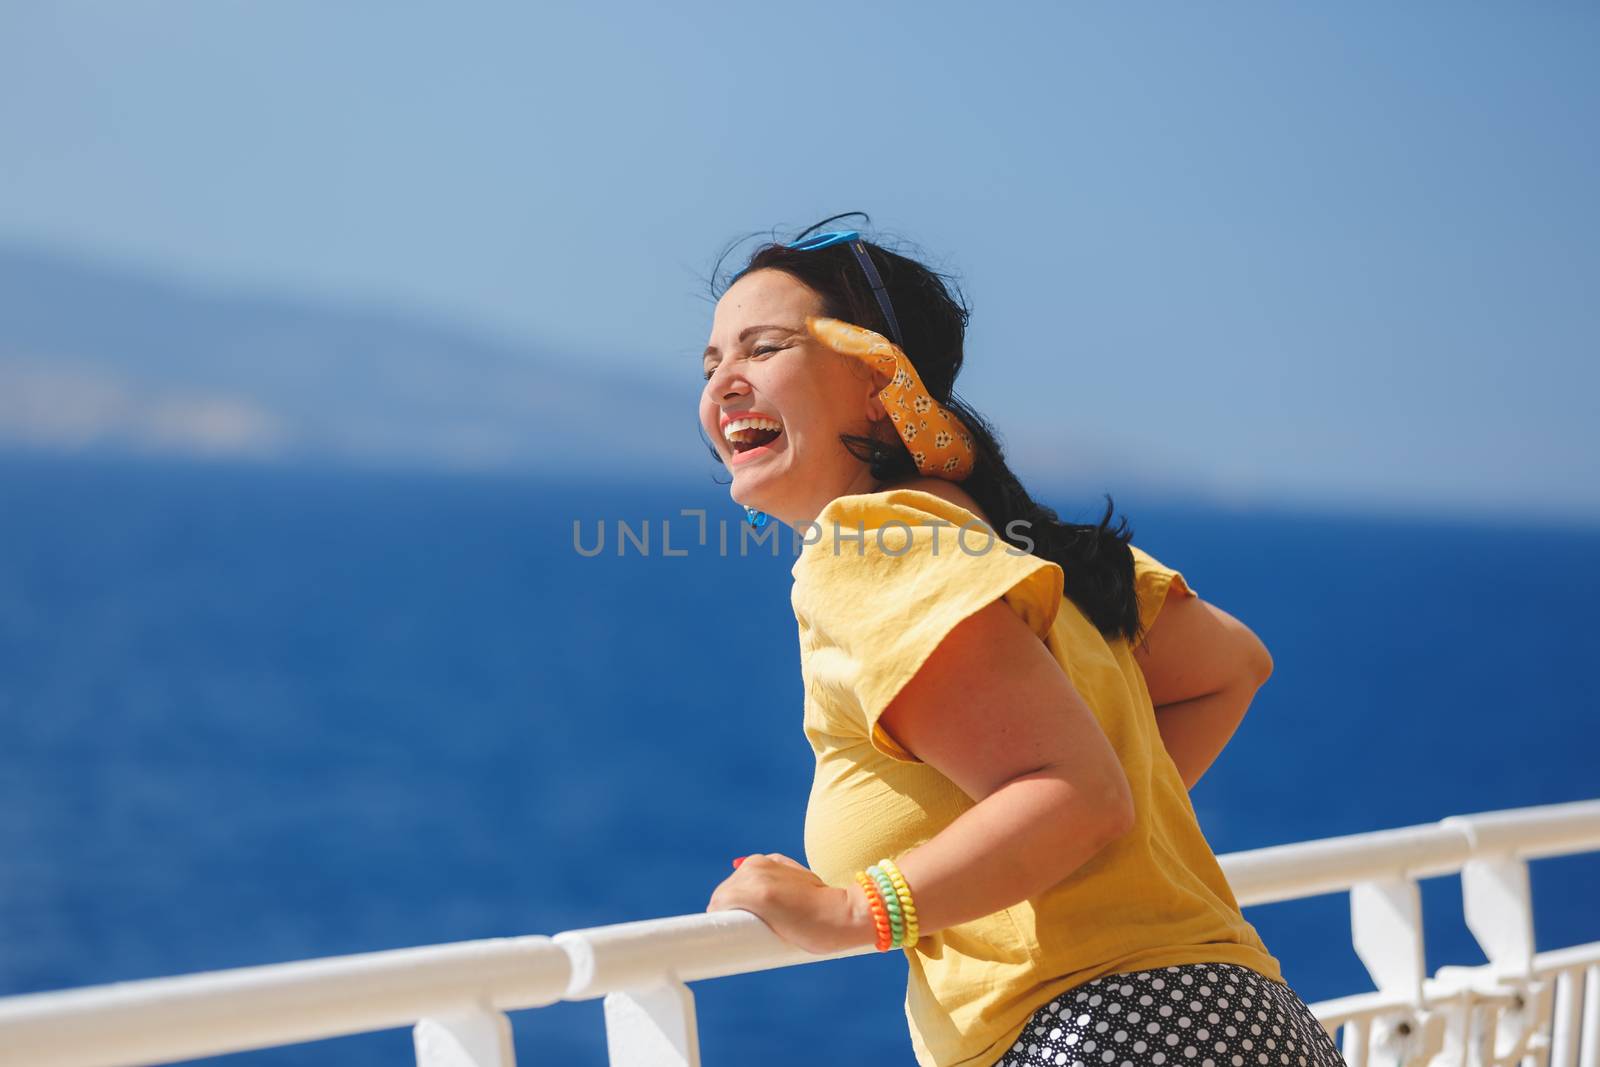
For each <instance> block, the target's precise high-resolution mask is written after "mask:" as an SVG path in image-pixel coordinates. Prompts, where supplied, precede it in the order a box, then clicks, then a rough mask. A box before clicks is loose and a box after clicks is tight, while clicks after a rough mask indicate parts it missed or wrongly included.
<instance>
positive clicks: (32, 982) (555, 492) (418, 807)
mask: <svg viewBox="0 0 1600 1067" xmlns="http://www.w3.org/2000/svg"><path fill="white" fill-rule="evenodd" d="M1040 496H1041V497H1042V498H1044V499H1045V500H1046V501H1047V502H1048V503H1050V504H1051V505H1052V506H1055V507H1056V508H1057V510H1058V511H1060V512H1061V514H1062V515H1063V517H1068V518H1073V519H1075V520H1076V521H1090V520H1092V519H1094V518H1097V517H1098V513H1099V511H1100V510H1101V509H1102V507H1103V504H1104V501H1103V499H1101V498H1098V497H1092V496H1085V495H1079V496H1071V497H1069V496H1068V495H1066V494H1063V495H1061V496H1051V495H1049V494H1045V493H1040ZM1113 500H1114V503H1115V505H1116V508H1117V512H1118V514H1119V515H1122V516H1125V517H1126V518H1127V519H1128V521H1129V525H1130V526H1132V528H1133V530H1134V543H1135V544H1138V545H1139V546H1140V547H1142V548H1144V549H1145V550H1146V551H1149V552H1150V553H1151V554H1152V555H1154V556H1156V558H1158V559H1160V560H1162V561H1163V562H1165V563H1167V564H1169V565H1171V566H1174V567H1177V568H1178V569H1180V570H1181V571H1183V573H1184V574H1185V576H1186V578H1188V579H1189V581H1190V583H1191V584H1192V585H1193V586H1194V587H1195V588H1196V589H1197V590H1198V591H1199V592H1200V593H1201V594H1202V595H1203V596H1205V597H1206V598H1207V599H1209V600H1211V601H1212V602H1214V603H1216V604H1218V605H1219V606H1221V607H1222V608H1224V609H1225V610H1227V611H1228V612H1230V613H1231V614H1233V615H1235V616H1237V617H1238V618H1240V619H1242V620H1244V621H1245V622H1246V623H1247V624H1248V625H1249V626H1250V627H1251V628H1252V629H1254V630H1255V632H1256V633H1257V634H1259V635H1260V636H1261V637H1262V639H1263V640H1264V641H1265V642H1266V644H1267V646H1268V647H1269V649H1270V650H1271V652H1272V655H1273V658H1274V662H1275V665H1276V666H1275V671H1274V673H1273V676H1272V678H1271V679H1270V680H1269V681H1268V682H1267V684H1266V685H1265V687H1264V688H1263V689H1262V690H1261V691H1260V693H1259V694H1258V695H1257V698H1256V700H1255V703H1254V704H1253V705H1252V707H1251V709H1250V712H1249V714H1248V715H1247V716H1246V718H1245V720H1244V722H1243V724H1242V726H1241V728H1240V731H1239V733H1238V735H1237V736H1236V738H1235V739H1234V741H1233V742H1232V743H1231V744H1230V745H1229V747H1228V749H1227V750H1226V751H1225V752H1224V753H1223V754H1222V756H1221V758H1220V759H1219V760H1218V761H1217V763H1216V764H1215V765H1214V766H1213V767H1212V769H1211V770H1210V772H1209V773H1208V774H1207V775H1206V776H1205V778H1204V779H1203V780H1202V781H1201V782H1200V783H1199V784H1198V786H1197V787H1196V788H1195V790H1194V792H1193V794H1192V795H1193V800H1194V805H1195V809H1196V812H1197V814H1198V816H1199V819H1200V823H1201V826H1202V829H1203V830H1204V832H1205V834H1206V837H1207V839H1208V840H1209V842H1210V843H1211V845H1212V847H1213V848H1214V849H1215V850H1216V851H1217V852H1218V853H1219V854H1220V853H1227V852H1233V851H1237V850H1242V849H1251V848H1257V847H1261V846H1266V845H1276V844H1282V843H1286V842H1293V841H1301V840H1308V839H1312V838H1319V837H1327V836H1331V835H1336V834H1350V833H1358V832H1361V831H1367V830H1377V829H1384V828H1390V827H1398V826H1406V825H1411V824H1416V823H1425V822H1431V821H1434V820H1437V819H1440V818H1443V817H1445V816H1448V815H1454V814H1461V813H1469V812H1477V811H1488V810H1494V809H1500V808H1511V807H1521V806H1525V805H1535V804H1551V803H1559V802H1564V801H1573V800H1582V799H1592V798H1597V797H1600V759H1597V755H1600V743H1597V742H1600V722H1597V720H1600V680H1597V679H1600V672H1597V670H1596V662H1597V660H1596V653H1595V650H1596V648H1600V612H1597V611H1596V605H1600V568H1597V566H1596V563H1595V561H1596V559H1597V556H1600V528H1591V527H1583V526H1560V527H1557V526H1550V525H1541V524H1540V523H1537V522H1531V521H1530V522H1523V521H1519V520H1518V519H1517V517H1516V516H1515V515H1507V516H1505V517H1504V518H1502V519H1497V520H1495V521H1487V520H1484V521H1479V520H1474V521H1464V520H1460V519H1446V518H1437V519H1428V518H1417V517H1396V516H1384V515H1352V514H1349V513H1347V512H1340V511H1334V510H1329V511H1328V512H1326V513H1316V512H1311V511H1306V510H1288V509H1261V508H1252V509H1240V508H1237V507H1222V506H1213V505H1200V504H1192V503H1190V504H1178V503H1174V502H1172V501H1167V500H1162V499H1159V498H1149V499H1144V498H1139V497H1137V496H1135V495H1134V494H1131V493H1130V494H1124V495H1117V494H1116V493H1115V492H1114V491H1113ZM741 518H742V512H741V511H740V510H739V509H738V508H736V507H735V506H734V505H733V504H732V503H731V502H730V500H729V498H728V495H727V487H726V486H725V485H719V484H716V483H715V482H714V481H713V480H712V479H711V478H710V477H709V476H708V477H707V478H706V480H705V481H704V482H703V483H694V482H690V483H688V484H685V485H681V486H678V485H665V484H661V483H645V484H639V483H638V482H637V481H634V482H628V481H626V480H622V479H619V480H618V481H617V482H616V483H615V484H610V483H606V482H603V481H600V480H596V479H594V478H582V479H580V478H572V479H570V480H565V481H563V480H559V479H550V478H538V477H532V476H512V475H483V474H477V475H462V474H447V473H417V472H403V471H384V470H374V469H369V470H338V471H334V470H318V469H309V468H303V467H302V468H288V467H273V466H263V465H250V464H237V463H220V462H219V463H177V462H164V461H155V460H128V459H119V458H114V457H100V458H93V459H89V458H83V457H75V458H64V457H49V456H42V455H38V454H22V453H15V454H6V455H3V456H0V996H6V995H11V994H20V993H31V992H37V991H42V990H52V989H63V988H68V987H75V986H84V985H92V984H99V983H107V982H118V981H125V980H130V979H140V978H149V977H155V976H161V975H176V974H183V973H188V972H195V971H208V970H216V969H221V968H229V967H242V966H249V965H254V964H264V963H273V962H279V961H288V960H299V959H305V958H310V957H321V956H334V955H340V954H345V953H359V952H371V951H376V950H381V949H390V948H402V947H408V946H416V945H426V944H432V943H439V942H450V941H460V940H467V939H473V938H488V937H503V936H513V935H521V934H540V933H543V934H553V933H556V932H558V931H561V930H567V929H574V928H579V927H587V926H596V925H602V924H607V923H619V922H626V921H631V920H636V919H645V918H653V917H659V916H669V915H679V914H687V913H696V912H701V911H703V910H704V909H705V906H706V903H707V901H708V900H709V898H710V895H711V893H712V891H713V890H714V889H715V888H716V886H717V885H718V883H719V882H720V881H721V880H722V879H724V878H725V877H727V876H728V875H729V874H730V873H731V870H732V868H731V866H730V861H731V859H732V858H733V857H735V856H740V855H745V854H748V853H751V852H781V853H784V854H786V855H788V856H791V857H794V858H796V859H799V860H800V861H802V862H804V857H805V853H804V848H803V844H802V819H803V813H804V808H805V800H806V795H807V790H808V788H809V785H810V776H811V770H812V756H811V751H810V749H809V747H808V746H807V743H806V739H805V736H804V735H803V733H802V732H801V725H800V720H801V685H800V676H799V660H798V653H797V648H796V635H795V624H794V617H793V615H792V613H791V610H790V606H789V602H788V592H789V585H790V582H791V578H790V573H789V568H790V566H791V565H792V562H793V555H792V544H793V542H792V538H790V539H789V540H784V539H783V535H786V534H787V533H788V531H787V530H784V531H780V533H779V536H778V537H776V538H773V539H771V540H769V541H768V542H767V543H766V544H761V543H756V544H751V543H749V542H748V541H747V542H746V543H745V546H744V550H743V551H742V550H741V543H740V539H739V530H740V528H741V527H740V520H741ZM619 524H620V525H619ZM623 526H625V527H626V530H624V529H622V527H623ZM641 532H643V537H641ZM602 536H603V537H604V538H605V540H604V541H603V542H602V541H601V540H600V538H601V537H602ZM722 537H726V538H727V542H726V547H724V546H723V545H722V544H719V539H720V538H722ZM645 539H648V540H645ZM664 542H665V543H664ZM774 547H776V548H777V549H778V550H779V551H778V554H777V555H773V554H772V549H773V548H774ZM1531 866H1532V877H1533V892H1534V898H1535V903H1536V913H1537V922H1536V938H1537V943H1538V947H1539V948H1540V949H1548V948H1554V947H1559V946H1563V945H1568V944H1575V943H1581V942H1585V941H1593V940H1600V888H1597V887H1600V856H1597V855H1590V856H1582V857H1569V858H1557V859H1544V860H1536V861H1534V862H1533V863H1532V865H1531ZM1422 893H1423V902H1424V908H1425V914H1426V920H1427V925H1426V939H1427V957H1428V965H1429V968H1430V970H1431V969H1433V968H1437V967H1438V966H1440V965H1443V964H1474V963H1481V962H1483V955H1482V953H1481V952H1480V951H1479V950H1478V949H1477V947H1476V946H1475V944H1474V942H1473V940H1472V938H1471V936H1470V934H1469V933H1468V931H1467V929H1466V927H1465V924H1464V923H1463V920H1462V914H1461V899H1460V889H1459V882H1458V880H1457V879H1455V878H1430V879H1426V880H1424V882H1423V883H1422ZM1246 917H1247V918H1249V919H1250V920H1251V921H1252V922H1253V923H1254V924H1255V926H1256V928H1257V929H1258V930H1259V931H1260V933H1261V935H1262V937H1263V938H1264V940H1265V941H1266V944H1267V946H1268V947H1269V949H1271V950H1272V951H1273V953H1274V954H1275V955H1276V956H1277V957H1278V958H1279V959H1280V961H1281V962H1282V964H1283V969H1284V972H1285V975H1286V977H1287V979H1288V980H1289V982H1290V984H1291V985H1292V986H1294V987H1295V989H1296V990H1297V991H1298V992H1299V993H1300V995H1301V996H1302V997H1304V998H1305V999H1306V1000H1307V1001H1316V1000H1319V999H1324V998H1329V997H1334V996H1339V995H1344V994H1348V993H1355V992H1359V991H1362V990H1367V989H1371V988H1372V983H1371V981H1370V980H1369V979H1368V978H1367V976H1366V973H1365V971H1364V970H1363V968H1362V966H1361V964H1360V961H1359V960H1358V959H1357V958H1356V955H1355V953H1354V951H1353V949H1352V948H1351V944H1350V938H1349V931H1348V926H1349V905H1348V900H1347V898H1346V897H1345V896H1343V895H1338V894H1334V895H1328V896H1321V897H1315V898H1312V899H1309V900H1304V901H1297V902H1291V903H1284V904H1275V905H1269V906H1264V907H1254V908H1248V909H1246ZM691 988H692V989H693V990H694V994H695V998H696V1005H697V1012H698V1016H699V1024H700V1042H701V1051H702V1055H703V1057H704V1061H705V1062H706V1063H709V1064H728V1063H749V1062H760V1063H764V1064H779V1065H783V1064H797V1065H798V1064H814V1063H819V1062H828V1063H833V1062H843V1063H864V1062H877V1063H904V1064H910V1063H912V1062H913V1059H912V1055H911V1049H910V1044H909V1039H908V1036H907V1032H906V1019H905V1015H904V1006H903V1004H904V991H905V962H904V959H903V957H902V956H901V955H900V954H899V953H885V954H883V955H881V956H869V957H863V958H855V959H847V960H838V961H832V962H829V963H822V964H813V965H809V966H804V967H795V968H787V969H782V970H777V971H769V972H763V973H760V974H753V975H746V976H737V977H731V978H721V979H715V980H711V981H706V982H700V983H696V984H695V985H694V986H692V987H691ZM512 1021H513V1026H514V1031H515V1035H516V1042H517V1047H518V1054H519V1056H520V1058H521V1060H522V1062H525V1063H529V1064H535V1063H552V1064H557V1063H558V1064H564V1065H567V1067H577V1065H584V1064H589V1065H599V1064H603V1063H605V1062H606V1046H605V1032H604V1021H603V1014H602V1004H601V1001H599V1000H591V1001H584V1002H576V1003H566V1002H562V1003H557V1004H555V1005H552V1006H550V1007H547V1008H541V1009H534V1010H528V1011H520V1012H515V1013H513V1014H512ZM411 1057H412V1045H411V1036H410V1032H409V1031H408V1030H405V1029H398V1030H389V1031H384V1032H381V1033H376V1034H367V1035H359V1036H350V1037H341V1038H335V1039H331V1040H325V1041H317V1042H311V1043H308V1044H303V1045H296V1046H289V1047H285V1048H280V1049H272V1050H259V1051H254V1052H247V1053H240V1054H236V1055H232V1056H226V1057H220V1058H217V1059H215V1060H206V1061H197V1062H207V1063H210V1062H215V1063H229V1064H239V1065H251V1067H257V1065H259V1067H266V1065H278V1064H282V1065H288V1064H316V1065H329V1067H332V1065H339V1067H366V1065H374V1067H375V1065H378V1064H385V1065H393V1064H399V1063H407V1062H412V1060H411Z"/></svg>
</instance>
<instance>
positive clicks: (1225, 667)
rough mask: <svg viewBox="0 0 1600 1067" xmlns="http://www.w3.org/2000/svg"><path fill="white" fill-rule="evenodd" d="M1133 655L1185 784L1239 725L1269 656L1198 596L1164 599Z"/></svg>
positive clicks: (1207, 764) (1242, 628)
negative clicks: (1164, 602) (1159, 610)
mask: <svg viewBox="0 0 1600 1067" xmlns="http://www.w3.org/2000/svg"><path fill="white" fill-rule="evenodd" d="M1133 658H1134V659H1135V660H1137V661H1138V663H1139V667H1140V669H1141V670H1143V671H1144V679H1145V684H1146V686H1147V687H1148V688H1149V690H1150V702H1151V703H1152V704H1154V705H1155V710H1156V726H1157V728H1158V729H1159V730H1160V731H1161V740H1162V742H1163V743H1164V744H1165V745H1166V748H1167V752H1168V753H1170V754H1171V756H1172V761H1173V762H1174V763H1176V764H1177V765H1178V773H1179V774H1181V775H1182V776H1183V784H1184V785H1185V786H1186V787H1187V788H1190V789H1193V788H1194V784H1195V783H1196V782H1198V781H1199V780H1200V778H1201V776H1202V775H1204V774H1205V773H1206V770H1207V769H1208V768H1209V767H1210V766H1211V764H1212V763H1213V762H1215V761H1216V758H1217V757H1218V756H1219V755H1221V753H1222V750H1223V748H1225V747H1226V746H1227V744H1228V741H1229V739H1230V738H1232V737H1233V734H1234V731H1235V730H1237V729H1238V727H1239V722H1240V720H1241V719H1243V718H1244V713H1245V711H1246V709H1248V708H1249V707H1250V702H1251V701H1252V700H1253V699H1254V698H1255V695H1256V690H1258V689H1260V688H1261V686H1262V685H1263V684H1265V682H1266V680H1267V678H1268V677H1269V676H1271V674H1272V656H1271V654H1270V653H1268V652H1267V646H1266V645H1264V644H1262V642H1261V639H1260V638H1259V637H1257V636H1256V635H1255V634H1254V633H1253V632H1252V631H1251V630H1250V628H1249V627H1248V626H1246V625H1245V624H1244V623H1242V622H1240V621H1239V620H1238V619H1236V618H1234V617H1233V616H1232V615H1229V614H1228V613H1227V612H1225V611H1223V610H1222V609H1221V608H1219V607H1217V606H1216V605H1215V604H1209V603H1207V602H1206V601H1205V600H1203V599H1202V598H1200V597H1198V596H1180V597H1168V598H1167V602H1166V604H1165V605H1164V606H1163V607H1162V609H1161V613H1160V614H1159V615H1157V616H1156V621H1155V622H1154V623H1152V624H1151V626H1150V629H1149V631H1148V632H1147V634H1146V638H1145V640H1144V641H1143V642H1141V643H1140V644H1138V645H1135V646H1134V648H1133Z"/></svg>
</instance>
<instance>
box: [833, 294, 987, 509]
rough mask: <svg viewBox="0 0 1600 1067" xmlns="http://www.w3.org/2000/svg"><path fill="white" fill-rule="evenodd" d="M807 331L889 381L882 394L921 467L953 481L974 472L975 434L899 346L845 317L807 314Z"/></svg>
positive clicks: (882, 389)
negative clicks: (936, 394)
mask: <svg viewBox="0 0 1600 1067" xmlns="http://www.w3.org/2000/svg"><path fill="white" fill-rule="evenodd" d="M806 329H807V330H809V331H811V336H813V337H815V338H816V339H817V340H818V341H821V342H822V343H823V344H824V345H826V346H827V347H828V348H830V349H832V350H833V351H835V352H838V353H839V354H840V355H844V356H852V357H854V358H856V359H859V360H861V361H862V362H864V363H866V364H867V365H868V366H869V367H871V368H872V369H873V371H874V372H875V373H877V374H881V375H883V376H884V378H886V379H888V384H887V385H885V386H884V387H883V388H881V389H879V390H878V398H879V399H880V400H882V401H883V407H884V410H885V411H887V412H888V413H889V419H890V421H891V422H893V424H894V428H895V430H896V432H898V433H899V434H900V439H901V440H902V441H904V442H905V443H906V449H907V450H908V451H910V453H911V458H912V459H913V460H914V461H915V462H916V464H917V469H918V470H919V471H921V472H922V473H923V474H927V475H931V476H933V477H935V478H944V479H946V480H947V481H952V482H959V481H961V480H962V479H963V478H965V477H966V476H967V475H969V474H971V473H972V456H973V452H972V434H971V433H970V432H968V430H967V428H966V426H965V425H963V424H962V422H961V420H960V419H958V418H956V417H955V416H954V415H952V414H951V413H950V412H949V411H948V410H946V408H945V406H944V405H943V404H941V403H939V402H938V401H937V400H935V399H934V398H933V397H932V396H931V395H929V393H928V390H927V388H926V387H925V386H923V384H922V379H921V378H919V377H918V376H917V369H916V368H915V367H913V366H912V365H911V360H910V359H908V358H907V357H906V354H905V353H904V352H902V351H901V350H900V347H899V346H898V345H896V344H895V343H894V342H892V341H890V340H889V339H888V338H886V337H884V336H883V335H882V334H877V333H873V332H872V331H871V330H868V329H865V328H863V327H860V326H855V325H852V324H851V323H848V322H845V321H843V320H842V319H829V318H821V317H819V316H816V315H807V316H806Z"/></svg>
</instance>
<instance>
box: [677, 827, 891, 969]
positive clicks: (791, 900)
mask: <svg viewBox="0 0 1600 1067" xmlns="http://www.w3.org/2000/svg"><path fill="white" fill-rule="evenodd" d="M855 888H856V892H855V893H851V892H850V891H849V890H848V889H841V888H839V887H837V886H830V885H827V884H826V883H824V882H823V880H822V879H821V878H819V877H817V876H816V875H815V874H813V873H812V872H811V871H810V870H809V869H808V868H806V867H805V865H803V864H800V863H796V862H795V861H794V860H792V859H790V858H789V857H788V856H785V855H783V854H781V853H778V852H766V853H759V852H758V853H755V854H753V855H750V856H746V857H745V859H744V860H743V862H741V863H740V864H739V866H738V868H737V869H735V870H734V872H733V873H732V874H731V875H729V876H728V877H727V879H726V880H725V881H724V882H723V883H722V884H721V885H719V886H717V888H716V890H715V891H714V892H713V893H712V894H711V903H709V904H707V905H706V910H707V911H723V910H726V909H729V908H742V909H743V910H745V911H748V912H752V913H754V914H755V915H757V916H759V917H760V919H761V921H762V922H764V923H766V924H767V926H768V927H769V928H770V929H771V930H772V932H773V933H775V934H777V935H778V936H779V937H781V938H783V939H784V940H785V941H787V942H789V943H790V944H792V945H798V946H799V947H800V948H803V949H805V950H806V951H807V952H810V953H812V954H814V955H818V956H825V955H828V954H830V953H833V952H840V951H843V950H844V949H848V948H856V947H858V946H861V945H870V944H873V943H874V942H875V941H876V938H877V935H876V930H875V928H874V927H873V924H872V913H871V911H870V910H869V909H868V907H867V904H866V894H865V893H863V892H861V891H860V887H859V886H856V887H855ZM857 897H859V898H860V903H859V906H858V904H857V900H856V898H857Z"/></svg>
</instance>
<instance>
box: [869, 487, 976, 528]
mask: <svg viewBox="0 0 1600 1067" xmlns="http://www.w3.org/2000/svg"><path fill="white" fill-rule="evenodd" d="M887 492H889V493H899V492H908V493H923V494H926V495H928V496H934V497H938V498H939V499H940V500H943V501H945V502H946V503H950V504H954V505H956V506H957V507H959V508H961V509H962V510H963V511H968V512H971V513H972V514H973V515H976V516H977V517H978V518H980V519H983V520H984V522H988V521H989V520H988V516H986V515H984V513H983V509H982V508H980V507H978V502H977V501H976V500H974V499H973V498H972V494H971V493H969V492H967V491H966V490H965V489H963V488H962V487H961V486H960V484H958V483H956V482H952V481H949V480H947V479H945V478H913V479H911V480H910V481H905V482H900V483H898V484H896V485H895V486H893V487H892V488H890V489H888V490H887Z"/></svg>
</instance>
